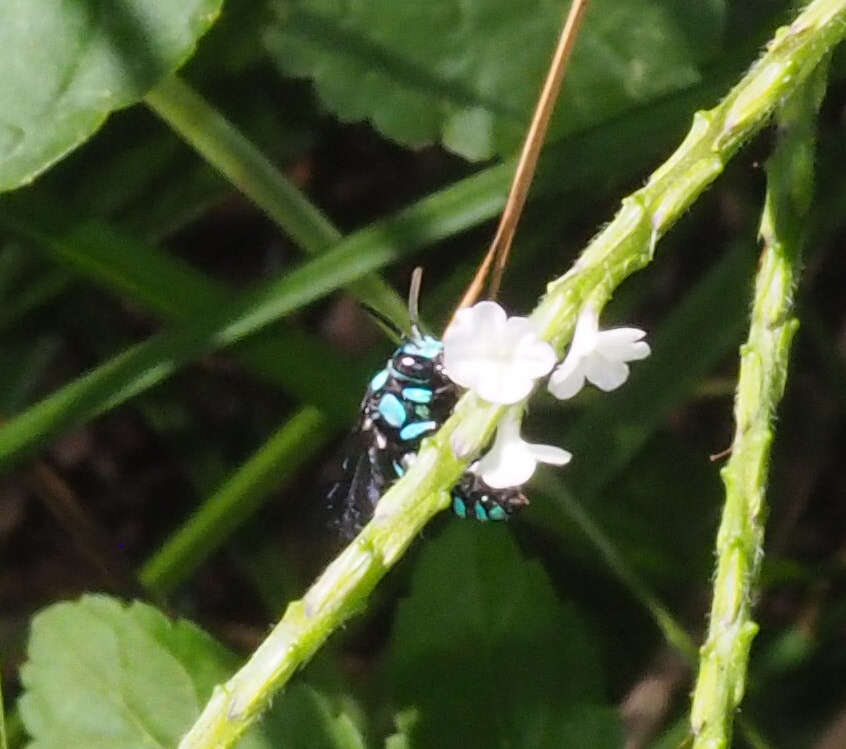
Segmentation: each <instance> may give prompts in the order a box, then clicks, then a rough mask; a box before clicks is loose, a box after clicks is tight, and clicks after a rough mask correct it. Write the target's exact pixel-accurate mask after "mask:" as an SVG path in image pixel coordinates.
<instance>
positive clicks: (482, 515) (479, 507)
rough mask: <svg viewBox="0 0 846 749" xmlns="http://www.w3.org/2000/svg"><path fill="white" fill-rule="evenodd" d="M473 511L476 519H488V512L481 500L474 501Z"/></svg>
mask: <svg viewBox="0 0 846 749" xmlns="http://www.w3.org/2000/svg"><path fill="white" fill-rule="evenodd" d="M475 512H476V519H477V520H481V521H482V522H484V521H485V520H487V519H488V513H487V511H486V510H485V507H484V505H483V504H482V503H481V502H476V508H475Z"/></svg>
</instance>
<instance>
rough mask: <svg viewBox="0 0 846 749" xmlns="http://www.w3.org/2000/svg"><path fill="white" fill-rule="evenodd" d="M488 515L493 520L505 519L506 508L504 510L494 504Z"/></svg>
mask: <svg viewBox="0 0 846 749" xmlns="http://www.w3.org/2000/svg"><path fill="white" fill-rule="evenodd" d="M488 517H489V518H490V519H491V520H505V517H506V515H505V510H503V509H502V508H501V507H500V506H499V505H494V506H493V507H491V509H490V510H488Z"/></svg>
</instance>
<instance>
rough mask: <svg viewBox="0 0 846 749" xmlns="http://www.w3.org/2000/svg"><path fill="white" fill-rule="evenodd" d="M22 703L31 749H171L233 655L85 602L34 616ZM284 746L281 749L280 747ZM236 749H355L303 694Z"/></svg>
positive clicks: (109, 602) (183, 628)
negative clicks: (155, 748)
mask: <svg viewBox="0 0 846 749" xmlns="http://www.w3.org/2000/svg"><path fill="white" fill-rule="evenodd" d="M28 656H29V660H28V661H27V663H26V664H25V665H24V666H23V668H22V669H21V680H22V682H23V685H24V687H25V690H26V691H25V693H24V695H23V696H22V697H21V699H20V710H21V715H22V717H23V720H24V724H25V726H26V728H27V731H28V732H29V734H30V735H31V736H32V737H33V739H34V741H33V742H32V743H31V744H30V747H32V749H52V748H53V747H55V749H65V748H66V747H85V748H86V749H99V748H102V749H135V748H136V747H137V748H138V749H142V748H143V749H151V748H153V747H162V748H163V749H165V748H166V749H172V747H174V746H175V745H176V743H177V742H178V741H179V739H180V738H181V736H182V735H183V734H184V733H185V731H186V730H187V729H188V728H189V727H190V726H191V724H192V723H193V721H194V719H195V718H196V717H197V715H199V713H200V710H201V708H202V707H203V705H204V704H205V702H206V700H207V699H208V698H209V696H210V695H211V692H212V689H213V687H214V685H215V684H217V683H219V682H220V681H222V680H224V679H225V678H226V677H227V676H228V675H229V673H230V672H231V671H232V669H233V668H234V667H235V658H234V656H233V655H232V654H231V653H230V652H229V651H227V650H226V649H225V648H224V647H223V646H222V645H220V644H219V643H218V642H217V641H215V640H214V639H213V638H212V637H210V636H209V635H208V634H206V633H205V632H203V631H202V630H201V629H199V628H198V627H196V626H194V625H193V624H191V623H190V622H187V621H185V620H178V621H175V622H171V621H169V620H168V619H166V618H165V617H164V616H163V615H162V614H161V613H160V612H159V611H157V610H156V609H154V608H152V607H151V606H148V605H146V604H143V603H139V602H135V603H132V604H130V605H124V604H121V603H120V602H119V601H116V600H114V599H112V598H109V597H107V596H100V595H88V596H84V597H83V598H81V599H80V600H78V601H75V602H72V603H59V604H56V605H54V606H50V607H49V608H47V609H45V610H43V611H42V612H40V613H39V614H37V615H36V616H35V618H34V619H33V623H32V634H31V637H30V642H29V649H28ZM283 742H284V743H283ZM238 746H239V749H270V748H271V747H275V746H285V747H286V749H297V748H299V747H302V749H306V748H307V747H308V749H313V748H314V747H317V748H318V749H324V748H325V749H360V747H362V746H363V744H362V743H361V738H360V736H359V734H358V731H357V729H356V728H355V726H354V725H353V724H352V722H351V721H350V719H349V718H348V717H347V716H346V715H344V714H343V713H342V714H341V715H340V716H336V714H335V711H334V710H333V709H332V706H331V702H330V701H329V700H328V699H327V698H325V697H323V696H322V695H320V694H319V693H318V692H316V691H315V690H313V689H311V688H310V687H306V686H302V685H301V686H295V687H293V688H292V689H290V690H289V692H288V694H286V696H285V698H284V699H282V700H279V702H278V703H277V705H276V706H275V708H274V710H273V711H272V713H271V715H270V716H269V718H268V719H267V720H266V721H265V724H264V725H263V726H262V732H258V731H256V732H253V733H251V734H250V735H248V736H247V737H245V738H244V740H243V741H242V742H241V743H240V744H239V745H238Z"/></svg>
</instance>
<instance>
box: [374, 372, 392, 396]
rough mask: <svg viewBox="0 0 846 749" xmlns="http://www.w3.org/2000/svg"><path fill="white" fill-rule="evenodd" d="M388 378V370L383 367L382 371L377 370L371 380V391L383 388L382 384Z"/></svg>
mask: <svg viewBox="0 0 846 749" xmlns="http://www.w3.org/2000/svg"><path fill="white" fill-rule="evenodd" d="M387 380H388V370H387V369H383V370H382V371H381V372H377V373H376V374H375V375H373V379H372V380H370V390H371V392H374V393H375V392H376V391H377V390H381V389H382V386H383V385H384V384H385V382H387Z"/></svg>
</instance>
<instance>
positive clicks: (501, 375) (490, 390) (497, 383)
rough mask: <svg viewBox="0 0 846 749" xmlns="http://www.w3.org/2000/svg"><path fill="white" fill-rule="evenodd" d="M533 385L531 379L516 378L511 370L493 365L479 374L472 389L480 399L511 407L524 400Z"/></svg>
mask: <svg viewBox="0 0 846 749" xmlns="http://www.w3.org/2000/svg"><path fill="white" fill-rule="evenodd" d="M460 384H461V383H460V382H459V385H460ZM533 384H534V381H533V380H532V379H531V378H527V377H520V376H514V372H512V371H511V370H510V369H509V368H506V367H502V366H496V365H491V366H489V367H487V370H486V371H484V372H480V373H479V375H478V376H477V377H476V379H475V381H474V383H473V385H472V386H471V387H472V389H473V390H474V392H475V393H476V394H477V395H478V396H479V397H480V398H484V399H485V400H486V401H489V402H490V403H501V404H502V405H505V406H510V405H511V404H513V403H517V401H521V400H523V398H525V397H526V396H527V395H528V394H529V393H530V392H531V390H532V385H533Z"/></svg>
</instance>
